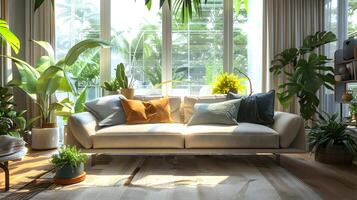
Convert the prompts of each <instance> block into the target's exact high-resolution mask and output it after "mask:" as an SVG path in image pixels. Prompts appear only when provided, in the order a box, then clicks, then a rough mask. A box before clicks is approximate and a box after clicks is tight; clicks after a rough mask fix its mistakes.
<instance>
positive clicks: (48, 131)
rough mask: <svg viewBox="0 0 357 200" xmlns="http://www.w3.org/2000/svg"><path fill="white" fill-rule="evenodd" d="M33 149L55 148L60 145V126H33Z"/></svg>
mask: <svg viewBox="0 0 357 200" xmlns="http://www.w3.org/2000/svg"><path fill="white" fill-rule="evenodd" d="M31 141H32V145H31V146H32V149H39V150H40V149H55V148H58V146H59V128H58V127H56V128H32V140H31Z"/></svg>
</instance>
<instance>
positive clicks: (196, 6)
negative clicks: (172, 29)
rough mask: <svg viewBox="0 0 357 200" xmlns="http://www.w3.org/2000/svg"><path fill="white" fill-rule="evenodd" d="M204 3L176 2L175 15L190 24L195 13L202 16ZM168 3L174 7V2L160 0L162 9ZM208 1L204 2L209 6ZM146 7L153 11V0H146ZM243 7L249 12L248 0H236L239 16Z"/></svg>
mask: <svg viewBox="0 0 357 200" xmlns="http://www.w3.org/2000/svg"><path fill="white" fill-rule="evenodd" d="M202 1H203V0H174V1H173V15H174V16H179V17H180V18H181V21H182V22H184V23H186V24H187V23H188V21H189V19H192V16H193V13H196V14H197V15H198V16H199V17H201V16H202V6H201V4H202ZM165 2H168V5H169V8H170V9H171V7H172V0H160V8H161V7H162V6H163V5H164V4H165ZM207 2H208V0H204V3H205V4H207ZM145 5H146V6H147V8H148V9H151V5H152V0H146V1H145ZM241 5H244V7H245V9H246V10H248V0H234V8H235V12H236V13H237V14H239V12H240V10H241Z"/></svg>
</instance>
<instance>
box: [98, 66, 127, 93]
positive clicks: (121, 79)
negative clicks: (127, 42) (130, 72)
mask: <svg viewBox="0 0 357 200" xmlns="http://www.w3.org/2000/svg"><path fill="white" fill-rule="evenodd" d="M133 86H134V78H133V77H131V79H130V81H129V79H128V76H127V75H126V73H125V67H124V64H123V63H120V64H118V65H117V68H116V69H115V79H113V80H112V81H110V82H108V81H106V82H104V85H103V86H102V88H103V89H105V90H107V91H109V92H110V93H112V92H114V91H119V92H120V93H121V94H122V95H123V96H125V97H126V98H127V99H133V98H134V88H133Z"/></svg>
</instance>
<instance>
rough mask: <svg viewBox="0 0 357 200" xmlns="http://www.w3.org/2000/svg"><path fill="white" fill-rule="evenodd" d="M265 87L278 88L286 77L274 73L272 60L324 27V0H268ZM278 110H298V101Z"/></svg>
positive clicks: (264, 32)
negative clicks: (272, 71)
mask: <svg viewBox="0 0 357 200" xmlns="http://www.w3.org/2000/svg"><path fill="white" fill-rule="evenodd" d="M263 15H264V17H263V19H264V24H263V56H262V57H263V90H269V89H274V88H275V89H277V88H278V86H279V85H280V84H282V83H284V82H285V81H286V77H285V76H284V75H280V76H273V75H272V74H271V73H270V72H269V68H270V62H271V60H272V59H273V58H274V56H275V55H276V54H278V53H280V52H281V51H283V50H285V49H287V48H291V47H300V46H301V44H302V41H303V39H304V37H306V36H307V35H310V34H313V33H315V32H316V31H322V30H323V29H324V23H323V22H324V0H265V1H264V12H263ZM276 110H283V111H287V112H292V113H298V110H299V108H298V103H297V102H296V101H295V103H292V104H291V105H290V106H289V107H288V108H283V107H282V106H281V105H280V104H279V103H278V101H276Z"/></svg>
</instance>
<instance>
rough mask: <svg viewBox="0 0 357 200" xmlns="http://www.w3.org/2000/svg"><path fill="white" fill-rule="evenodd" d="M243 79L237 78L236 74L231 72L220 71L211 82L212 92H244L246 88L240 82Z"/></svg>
mask: <svg viewBox="0 0 357 200" xmlns="http://www.w3.org/2000/svg"><path fill="white" fill-rule="evenodd" d="M244 80H245V78H238V76H237V75H235V74H233V73H231V74H229V73H227V72H224V73H221V74H220V75H218V76H217V78H216V80H215V81H214V82H213V86H212V93H213V94H227V93H228V92H234V93H238V92H244V91H245V88H246V87H245V85H244V84H243V83H242V82H243V81H244Z"/></svg>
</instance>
